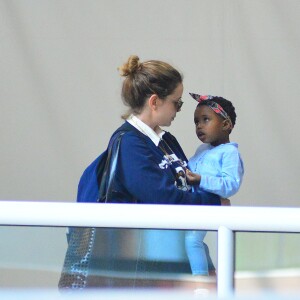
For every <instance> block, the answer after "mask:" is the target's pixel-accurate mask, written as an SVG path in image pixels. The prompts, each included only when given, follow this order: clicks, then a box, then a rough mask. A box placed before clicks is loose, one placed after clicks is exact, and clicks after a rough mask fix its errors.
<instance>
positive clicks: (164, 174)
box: [117, 133, 220, 205]
mask: <svg viewBox="0 0 300 300" xmlns="http://www.w3.org/2000/svg"><path fill="white" fill-rule="evenodd" d="M153 147H154V145H153ZM160 159H161V158H160ZM158 164H159V158H158V157H157V153H155V148H151V147H150V145H148V144H147V143H146V142H145V141H144V140H143V139H142V138H141V137H140V136H138V135H136V134H134V133H126V134H125V135H124V136H123V138H122V141H121V146H120V153H119V159H118V167H117V168H118V172H117V174H118V175H117V177H118V180H119V181H120V182H121V183H122V185H123V186H124V188H125V189H126V190H127V192H128V193H129V194H130V195H132V196H133V197H134V198H135V199H137V202H138V203H145V204H146V203H148V204H202V205H220V198H219V196H217V195H214V194H211V193H208V192H202V193H191V192H188V191H182V190H179V189H177V187H176V186H175V185H174V177H173V175H172V173H171V171H170V170H169V169H161V168H160V167H159V166H158Z"/></svg>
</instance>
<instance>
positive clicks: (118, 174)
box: [106, 55, 220, 205]
mask: <svg viewBox="0 0 300 300" xmlns="http://www.w3.org/2000/svg"><path fill="white" fill-rule="evenodd" d="M119 71H120V74H121V76H123V77H125V79H124V82H123V87H122V99H123V101H124V103H125V105H127V106H128V107H129V111H128V113H127V114H126V115H125V116H123V118H124V119H125V120H126V122H125V123H124V124H123V125H122V126H121V127H120V128H119V129H118V130H117V131H116V132H115V133H114V135H115V134H117V133H118V132H120V131H123V132H125V134H124V135H123V136H122V139H121V142H120V148H119V156H118V161H117V165H116V170H115V178H114V182H113V188H112V190H113V193H112V194H111V197H110V199H107V200H106V201H107V202H111V203H112V202H114V203H132V202H135V203H152V204H207V205H220V199H219V197H218V196H216V195H214V194H211V193H207V192H202V193H191V192H190V186H189V185H188V184H187V181H186V177H185V168H186V166H187V159H186V156H185V154H184V152H183V150H182V149H181V147H180V145H179V144H178V142H177V140H176V139H175V137H174V136H172V135H171V134H170V133H168V132H166V131H163V130H162V129H161V128H160V126H170V125H171V123H172V121H173V120H174V119H175V117H176V114H177V112H179V111H180V109H181V106H182V104H183V102H182V101H181V96H182V93H183V84H182V76H181V75H180V73H179V72H178V71H177V70H176V69H174V68H173V67H172V66H171V65H169V64H167V63H165V62H162V61H156V60H151V61H146V62H143V63H141V62H140V61H139V58H138V57H137V56H135V55H132V56H130V57H129V59H128V61H127V62H126V63H125V64H124V65H122V66H121V67H120V68H119ZM114 135H113V136H114ZM139 178H143V179H146V180H143V184H141V182H140V181H139V180H138V179H139Z"/></svg>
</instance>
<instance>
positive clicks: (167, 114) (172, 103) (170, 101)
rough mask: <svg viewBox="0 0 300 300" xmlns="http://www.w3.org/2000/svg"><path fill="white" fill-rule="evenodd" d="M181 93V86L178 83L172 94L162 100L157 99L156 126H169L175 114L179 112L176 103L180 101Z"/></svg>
mask: <svg viewBox="0 0 300 300" xmlns="http://www.w3.org/2000/svg"><path fill="white" fill-rule="evenodd" d="M182 93H183V84H182V83H179V84H178V86H177V87H176V89H175V90H174V92H173V93H172V94H170V95H169V96H167V97H166V98H165V99H164V100H161V99H159V100H158V101H159V105H158V108H157V123H158V124H157V125H158V126H170V125H171V123H172V121H173V120H174V119H175V117H176V113H177V112H179V111H180V109H178V103H179V102H180V101H181V97H182Z"/></svg>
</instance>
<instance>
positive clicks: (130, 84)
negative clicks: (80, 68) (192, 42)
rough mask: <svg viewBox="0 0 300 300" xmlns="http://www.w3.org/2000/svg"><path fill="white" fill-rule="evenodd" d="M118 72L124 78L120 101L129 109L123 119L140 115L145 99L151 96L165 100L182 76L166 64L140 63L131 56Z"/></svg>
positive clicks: (151, 61)
mask: <svg viewBox="0 0 300 300" xmlns="http://www.w3.org/2000/svg"><path fill="white" fill-rule="evenodd" d="M118 70H119V72H120V75H121V76H123V77H125V79H124V81H123V86H122V100H123V102H124V104H125V105H126V106H128V107H129V112H128V113H127V114H125V115H124V116H122V117H123V118H126V117H128V115H129V114H131V113H137V114H138V113H140V112H141V111H142V108H143V107H144V105H145V101H146V99H147V97H149V96H151V95H152V94H157V96H158V97H159V98H160V99H165V98H166V97H167V96H168V95H170V94H172V93H173V91H174V90H175V89H176V87H177V86H178V84H180V83H181V82H182V75H181V74H180V73H179V72H178V71H177V70H176V69H175V68H173V67H172V66H171V65H169V64H168V63H165V62H163V61H159V60H149V61H145V62H142V63H141V62H140V59H139V57H138V56H136V55H131V56H130V57H129V58H128V60H127V62H126V63H124V64H123V65H122V66H121V67H119V68H118Z"/></svg>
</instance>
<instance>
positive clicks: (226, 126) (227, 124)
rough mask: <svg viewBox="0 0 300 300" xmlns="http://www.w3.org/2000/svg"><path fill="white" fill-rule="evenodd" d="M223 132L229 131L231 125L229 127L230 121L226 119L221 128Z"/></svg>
mask: <svg viewBox="0 0 300 300" xmlns="http://www.w3.org/2000/svg"><path fill="white" fill-rule="evenodd" d="M222 129H223V130H224V131H225V130H231V129H232V125H231V121H230V120H228V119H226V120H224V121H223V128H222Z"/></svg>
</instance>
